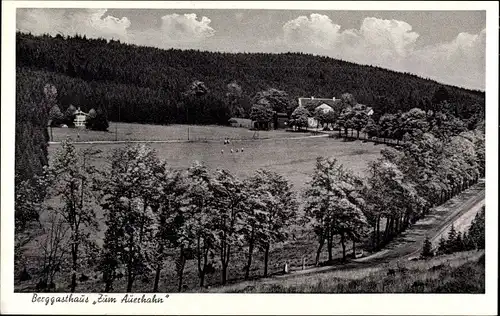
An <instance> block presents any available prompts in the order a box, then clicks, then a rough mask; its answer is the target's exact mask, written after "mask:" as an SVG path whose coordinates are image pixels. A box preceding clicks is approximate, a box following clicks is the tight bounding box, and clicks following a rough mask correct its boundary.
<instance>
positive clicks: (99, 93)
mask: <svg viewBox="0 0 500 316" xmlns="http://www.w3.org/2000/svg"><path fill="white" fill-rule="evenodd" d="M16 56H17V59H16V62H17V67H18V70H17V71H18V72H22V73H23V75H22V76H21V77H23V76H27V77H28V80H31V81H32V80H34V79H35V78H36V79H39V78H40V79H41V78H43V79H44V80H45V82H47V81H50V82H53V83H54V84H55V85H56V86H57V87H58V89H59V90H60V93H59V95H58V104H60V106H61V110H62V111H63V112H64V111H65V110H66V108H67V107H68V106H69V105H70V104H76V105H79V106H80V107H81V108H82V110H84V111H88V110H90V107H94V108H96V109H97V108H102V109H107V110H108V115H109V119H110V120H112V121H117V120H118V117H119V116H120V117H121V119H122V120H123V121H126V122H140V123H159V124H165V123H196V124H214V123H215V124H226V123H227V120H228V119H229V118H230V117H232V116H239V117H241V116H245V117H248V116H249V115H250V108H251V106H252V105H253V104H255V103H254V101H255V100H254V96H256V95H257V94H258V93H259V92H262V91H267V90H268V89H269V88H270V87H274V88H276V89H278V90H284V91H287V93H288V94H289V95H290V96H291V99H294V100H295V99H296V98H297V97H299V96H308V95H316V96H323V97H333V96H338V95H341V93H343V92H345V91H350V92H351V93H352V94H353V95H354V96H356V98H357V100H358V101H359V102H360V103H362V104H367V105H370V106H371V107H372V108H373V109H374V111H375V112H376V113H380V115H383V114H385V113H397V112H398V111H402V112H405V111H408V110H410V109H412V108H415V107H418V108H421V109H423V110H424V111H428V110H432V106H433V104H435V103H436V100H435V97H434V95H433V93H434V91H436V90H438V89H439V88H440V87H443V86H442V85H440V84H438V83H436V82H433V81H430V80H425V79H422V78H418V77H416V76H412V75H408V74H401V73H397V72H393V71H388V70H385V69H381V68H378V67H371V66H361V65H356V64H352V63H348V62H343V61H339V60H334V59H331V58H326V57H320V56H312V55H307V54H300V53H290V54H278V55H276V54H228V53H216V52H200V51H194V50H187V51H182V50H174V49H172V50H161V49H157V48H152V47H137V46H133V45H125V44H121V43H119V42H116V41H109V42H108V41H106V40H104V39H86V38H82V37H80V36H75V37H62V36H56V37H50V36H33V35H31V34H25V33H19V32H18V33H17V37H16ZM196 80H200V81H203V82H205V83H206V85H207V88H208V93H206V94H204V95H199V96H197V97H187V96H186V95H185V94H184V93H183V92H184V91H185V90H186V88H187V87H189V86H190V85H191V84H192V82H193V81H196ZM233 83H236V84H237V85H238V86H239V88H237V89H232V88H233V87H232V84H233ZM228 85H230V87H228ZM446 90H447V93H444V94H448V96H446V95H445V98H447V99H448V101H449V102H450V103H452V104H453V106H454V108H455V109H456V111H457V113H455V115H456V116H457V117H458V118H460V119H462V120H464V119H468V118H469V117H471V116H472V115H473V114H474V113H477V112H480V111H481V110H482V109H484V93H483V92H478V91H469V90H464V89H459V88H456V87H447V89H446ZM26 91H29V90H26ZM234 92H236V93H234ZM437 103H439V102H437ZM290 106H291V105H290ZM293 108H295V107H294V106H293V107H291V109H293ZM282 110H283V109H281V110H279V112H286V113H287V114H289V115H290V114H291V111H282ZM120 111H121V115H119V112H120ZM188 113H189V114H191V115H187V114H188ZM376 115H377V114H376ZM376 121H378V118H376Z"/></svg>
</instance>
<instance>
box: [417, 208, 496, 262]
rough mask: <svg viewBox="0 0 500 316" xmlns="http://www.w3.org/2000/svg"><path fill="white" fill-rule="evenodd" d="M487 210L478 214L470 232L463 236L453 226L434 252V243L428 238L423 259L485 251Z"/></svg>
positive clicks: (423, 251)
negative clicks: (463, 252)
mask: <svg viewBox="0 0 500 316" xmlns="http://www.w3.org/2000/svg"><path fill="white" fill-rule="evenodd" d="M485 241H486V239H485V208H484V206H483V208H482V209H481V210H480V211H479V212H478V213H476V216H475V217H474V219H473V220H472V222H471V225H470V226H469V228H468V230H467V231H465V232H464V233H463V234H462V232H461V231H458V232H457V231H456V229H455V226H454V225H451V228H450V231H449V232H448V236H447V237H445V236H444V235H441V238H440V239H439V244H438V245H437V248H436V249H435V250H434V249H433V247H432V243H431V242H430V240H429V239H428V238H426V240H425V241H424V247H423V249H422V254H421V257H422V258H430V257H433V256H434V255H443V254H450V253H454V252H459V251H465V250H473V249H484V247H485Z"/></svg>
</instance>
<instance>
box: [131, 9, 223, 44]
mask: <svg viewBox="0 0 500 316" xmlns="http://www.w3.org/2000/svg"><path fill="white" fill-rule="evenodd" d="M211 22H212V21H211V20H210V19H209V18H207V17H205V16H203V17H201V18H200V20H198V17H197V16H196V14H194V13H191V14H183V15H179V14H176V13H174V14H169V15H165V16H163V17H162V18H161V23H160V27H159V28H157V29H149V30H146V31H137V32H135V33H134V34H133V39H132V41H133V43H136V44H140V45H146V46H156V47H161V48H171V47H173V48H196V47H197V45H198V44H202V43H203V42H204V40H205V39H207V38H210V37H212V36H213V35H214V34H215V30H214V29H213V28H212V27H211V26H210V23H211Z"/></svg>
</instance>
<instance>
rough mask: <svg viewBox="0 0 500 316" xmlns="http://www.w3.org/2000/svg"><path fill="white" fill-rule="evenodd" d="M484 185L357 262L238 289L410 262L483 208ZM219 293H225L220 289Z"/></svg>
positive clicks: (300, 271) (280, 277) (282, 277)
mask: <svg viewBox="0 0 500 316" xmlns="http://www.w3.org/2000/svg"><path fill="white" fill-rule="evenodd" d="M484 200H485V184H484V180H480V181H479V182H478V183H477V184H476V185H474V186H472V187H471V188H469V189H467V190H465V191H464V192H462V193H460V194H459V195H458V196H456V197H454V198H453V199H450V200H448V201H447V202H446V203H444V204H443V205H441V206H439V207H436V208H435V209H433V211H432V212H431V213H430V214H429V215H428V216H426V217H425V218H424V219H422V220H420V221H418V222H417V223H415V224H414V225H413V226H412V227H411V228H409V229H408V230H407V231H406V232H405V233H403V234H401V235H400V236H399V237H397V238H396V239H395V240H393V241H392V242H391V243H389V245H387V246H386V247H385V249H383V250H381V251H379V252H377V253H374V254H372V255H370V256H367V257H364V258H360V259H355V260H352V261H351V262H349V263H347V264H344V265H335V266H325V267H314V268H310V269H305V270H292V271H290V273H288V274H284V275H275V276H272V277H269V278H263V279H258V280H253V281H244V282H242V283H243V284H242V283H240V282H238V283H239V284H238V286H239V287H244V286H245V284H246V283H247V284H248V285H251V284H255V282H259V283H268V282H275V281H276V280H280V279H288V278H294V277H298V276H302V275H309V274H319V273H325V272H329V271H333V270H350V269H359V268H369V267H374V266H378V265H382V264H389V265H391V264H395V262H396V261H400V262H401V261H404V260H410V259H412V258H416V257H418V256H419V255H420V252H421V250H422V246H423V242H424V240H425V237H426V236H429V238H430V239H431V241H433V242H434V243H436V240H437V239H438V238H439V236H440V235H441V234H442V233H444V232H446V231H447V230H448V229H449V227H450V226H451V224H452V223H454V222H455V221H457V220H458V219H460V218H461V217H463V216H470V214H468V213H470V212H477V210H478V209H479V208H480V207H482V206H483V205H484ZM217 291H222V292H224V290H223V289H222V288H218V289H217Z"/></svg>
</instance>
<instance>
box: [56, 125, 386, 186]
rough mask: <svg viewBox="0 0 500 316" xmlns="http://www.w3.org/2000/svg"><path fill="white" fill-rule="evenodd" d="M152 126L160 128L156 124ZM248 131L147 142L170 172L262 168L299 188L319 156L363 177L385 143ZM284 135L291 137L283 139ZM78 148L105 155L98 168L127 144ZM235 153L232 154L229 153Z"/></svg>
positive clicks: (222, 131)
mask: <svg viewBox="0 0 500 316" xmlns="http://www.w3.org/2000/svg"><path fill="white" fill-rule="evenodd" d="M144 126H148V125H144ZM154 127H155V128H156V126H154ZM162 128H165V130H166V131H167V130H169V128H174V129H173V130H176V131H179V130H178V128H179V127H178V126H177V127H170V126H162ZM193 128H195V129H197V128H203V129H209V128H211V127H206V126H204V127H201V126H195V127H193ZM146 129H147V128H146ZM54 130H55V129H54ZM246 133H250V134H251V133H253V131H249V130H246V129H243V128H230V127H227V128H225V127H214V128H213V133H212V135H217V137H216V138H214V139H217V141H209V142H205V141H193V142H173V143H149V144H148V146H150V147H151V148H153V149H154V150H155V151H156V152H157V154H158V156H159V157H160V158H161V159H163V160H164V161H166V162H167V163H168V164H169V165H170V166H171V167H172V168H187V167H189V166H191V165H192V164H193V163H194V162H195V161H199V162H202V163H203V164H205V165H206V166H208V167H209V168H210V169H217V168H221V169H226V170H228V171H230V172H231V173H234V174H235V175H237V176H239V177H246V176H249V175H251V174H252V173H253V172H254V171H255V170H257V169H259V168H264V169H269V170H271V171H275V172H278V173H280V174H282V175H284V176H285V177H286V178H287V179H288V180H289V181H291V182H292V184H293V185H294V187H295V188H296V190H302V189H303V188H304V187H305V185H306V183H307V181H309V177H310V176H311V175H312V172H313V169H314V166H315V160H316V158H317V157H319V156H324V157H335V158H337V159H338V160H339V161H340V163H342V164H343V165H344V166H345V167H346V168H349V169H351V170H352V171H353V172H354V173H356V174H358V175H360V176H363V175H364V172H365V171H366V168H367V166H368V163H369V162H370V161H373V160H375V159H377V158H378V157H379V156H380V150H381V149H382V148H383V146H382V145H376V144H373V143H368V142H366V143H364V142H362V141H352V142H345V141H343V140H341V139H333V138H328V137H323V135H320V136H321V137H318V136H314V137H307V136H308V134H306V133H287V132H285V131H268V132H266V133H267V134H265V135H267V137H269V138H267V139H251V137H250V138H247V139H244V138H243V137H242V136H241V135H247V136H248V135H250V134H246ZM208 134H210V133H208ZM259 134H260V137H261V138H262V137H263V132H262V131H260V132H259ZM152 135H154V134H152ZM152 135H151V136H152ZM285 135H286V136H287V137H288V138H285V137H284V136H285ZM148 137H150V135H148V134H144V135H143V136H142V140H154V138H155V137H154V136H152V137H151V138H148ZM214 137H215V136H214ZM226 137H227V138H231V139H233V140H232V141H231V143H230V144H228V145H224V142H223V140H224V138H226ZM242 138H243V139H242ZM137 139H141V137H137ZM82 141H83V139H82ZM145 143H146V141H145ZM76 145H77V146H78V148H82V149H83V148H85V147H89V146H93V147H94V148H97V149H100V150H101V151H102V153H101V154H100V155H99V156H100V157H99V158H97V159H96V161H95V163H96V166H98V167H99V166H101V167H102V166H104V165H106V161H107V157H108V156H109V155H110V154H111V152H112V150H113V149H115V148H118V147H122V146H126V144H124V143H119V144H113V143H109V144H108V143H106V144H87V143H85V144H76ZM57 148H59V145H58V144H51V145H50V146H49V159H50V157H51V156H52V155H53V154H54V152H55V151H56V150H57ZM231 149H232V150H233V153H231ZM242 149H243V152H242V151H241V150H242ZM236 150H238V152H236Z"/></svg>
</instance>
